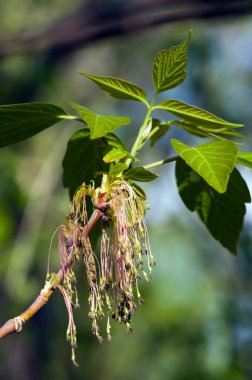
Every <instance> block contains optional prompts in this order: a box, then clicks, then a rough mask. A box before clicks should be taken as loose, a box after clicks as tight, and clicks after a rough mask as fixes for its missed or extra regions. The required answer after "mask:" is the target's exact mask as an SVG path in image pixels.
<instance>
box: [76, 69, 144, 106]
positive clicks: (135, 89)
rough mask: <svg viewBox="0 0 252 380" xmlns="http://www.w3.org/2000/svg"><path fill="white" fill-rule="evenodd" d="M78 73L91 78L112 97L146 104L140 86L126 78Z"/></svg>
mask: <svg viewBox="0 0 252 380" xmlns="http://www.w3.org/2000/svg"><path fill="white" fill-rule="evenodd" d="M80 74H81V75H83V76H84V77H86V78H89V79H91V80H92V81H93V82H94V83H95V84H97V85H98V86H99V87H100V88H101V89H102V90H104V91H107V92H108V93H109V94H110V95H111V96H113V97H114V98H119V99H125V100H136V101H139V102H143V103H144V104H146V105H147V106H148V103H147V96H146V93H145V92H144V90H143V89H142V88H141V87H139V86H137V85H136V84H134V83H130V82H128V81H126V80H123V79H119V78H114V77H107V76H105V77H103V76H98V75H90V74H86V73H80Z"/></svg>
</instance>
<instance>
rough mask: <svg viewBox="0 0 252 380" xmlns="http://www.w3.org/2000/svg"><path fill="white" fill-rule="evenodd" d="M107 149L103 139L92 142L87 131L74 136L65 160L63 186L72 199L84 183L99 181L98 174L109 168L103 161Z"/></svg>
mask: <svg viewBox="0 0 252 380" xmlns="http://www.w3.org/2000/svg"><path fill="white" fill-rule="evenodd" d="M105 147H106V146H104V142H102V140H101V139H97V140H91V139H90V135H89V131H88V130H87V129H81V130H79V131H77V132H75V133H74V134H73V135H72V137H71V138H70V140H69V141H68V145H67V150H66V153H65V157H64V159H63V170H64V172H63V185H64V187H67V188H69V191H70V195H71V197H72V196H73V194H74V192H75V190H76V189H77V188H78V187H79V186H80V185H81V184H82V182H85V183H86V184H89V183H90V181H91V180H97V172H101V171H103V170H106V169H107V168H108V166H107V165H106V164H105V163H104V162H103V159H102V158H103V154H104V153H103V152H104V148H105Z"/></svg>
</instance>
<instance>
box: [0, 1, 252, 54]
mask: <svg viewBox="0 0 252 380" xmlns="http://www.w3.org/2000/svg"><path fill="white" fill-rule="evenodd" d="M251 11H252V1H251V0H229V1H225V0H224V1H223V0H222V1H216V0H212V1H207V2H205V1H200V0H194V1H186V0H181V1H179V2H175V1H169V0H155V1H154V0H138V1H136V0H128V1H127V2H126V1H120V2H118V1H117V0H112V1H111V0H110V1H107V2H106V4H104V3H103V4H101V3H100V2H99V1H90V3H87V4H86V5H85V6H83V7H82V8H81V9H79V10H78V11H77V12H75V13H74V14H72V15H69V16H68V17H67V18H64V19H62V20H58V21H56V22H54V23H53V25H51V26H49V27H48V28H47V29H45V30H40V31H38V32H37V33H34V34H31V35H30V34H26V35H21V36H17V37H11V38H9V39H6V38H2V39H0V57H4V56H7V55H12V54H19V53H24V52H45V51H47V52H48V51H51V52H55V53H59V54H62V53H63V52H64V54H66V53H70V52H72V51H74V50H76V49H77V48H79V47H81V46H83V45H85V44H88V43H90V42H93V41H96V40H99V39H102V38H107V37H114V36H119V35H127V34H130V33H135V32H138V31H141V30H145V29H148V28H151V27H154V26H158V25H162V24H167V23H171V22H178V21H185V20H191V19H195V20H196V19H197V20H202V19H209V18H222V17H231V16H232V17H233V16H238V15H247V14H249V13H251Z"/></svg>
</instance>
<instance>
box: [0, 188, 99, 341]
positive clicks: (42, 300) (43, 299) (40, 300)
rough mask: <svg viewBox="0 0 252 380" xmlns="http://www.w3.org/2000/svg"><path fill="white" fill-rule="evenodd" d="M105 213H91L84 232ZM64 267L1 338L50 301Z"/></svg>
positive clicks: (18, 328) (1, 331)
mask: <svg viewBox="0 0 252 380" xmlns="http://www.w3.org/2000/svg"><path fill="white" fill-rule="evenodd" d="M104 196H105V194H104V193H103V194H102V195H101V197H100V198H99V200H98V204H100V203H104V201H105V200H104ZM102 215H103V213H102V212H101V211H99V210H98V209H95V210H94V212H93V214H92V215H91V217H90V219H89V221H88V223H87V224H86V226H85V228H84V231H83V233H84V234H85V235H86V236H87V235H88V234H89V232H90V231H91V230H92V229H93V227H94V226H95V224H96V223H97V222H98V220H99V219H100V218H101V216H102ZM72 264H73V257H72V256H70V257H69V260H68V263H67V264H66V265H67V266H71V265H72ZM63 272H64V271H63V269H62V268H60V269H59V270H58V273H57V275H56V276H55V279H54V281H53V283H47V282H46V284H45V286H44V288H43V289H41V291H40V294H39V295H38V297H37V298H36V299H35V301H34V302H33V303H32V304H31V305H30V306H29V307H28V309H27V310H26V311H25V312H23V313H22V314H20V315H19V316H17V317H15V318H13V319H9V320H8V321H7V322H6V323H5V324H4V325H3V326H2V327H1V328H0V340H1V339H3V338H5V337H6V336H8V335H10V334H12V333H14V332H20V331H21V330H22V326H23V325H24V324H25V323H26V322H27V321H28V320H29V319H30V318H31V317H32V316H33V315H34V314H36V313H37V311H39V310H40V309H41V308H42V307H43V306H44V305H45V304H46V303H47V301H48V299H49V298H50V297H51V296H52V294H53V293H54V291H55V289H56V288H57V286H58V285H59V284H60V282H61V281H62V280H63V277H64V273H63Z"/></svg>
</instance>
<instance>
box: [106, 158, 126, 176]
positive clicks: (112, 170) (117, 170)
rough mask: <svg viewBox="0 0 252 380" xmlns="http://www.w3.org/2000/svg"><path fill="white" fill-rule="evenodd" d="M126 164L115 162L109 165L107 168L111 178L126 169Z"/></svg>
mask: <svg viewBox="0 0 252 380" xmlns="http://www.w3.org/2000/svg"><path fill="white" fill-rule="evenodd" d="M128 167H129V166H128V165H127V164H124V163H123V162H118V163H117V164H115V165H113V164H111V165H110V169H109V175H110V177H111V178H113V177H116V176H118V174H121V173H122V172H123V171H124V170H126V169H128Z"/></svg>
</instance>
